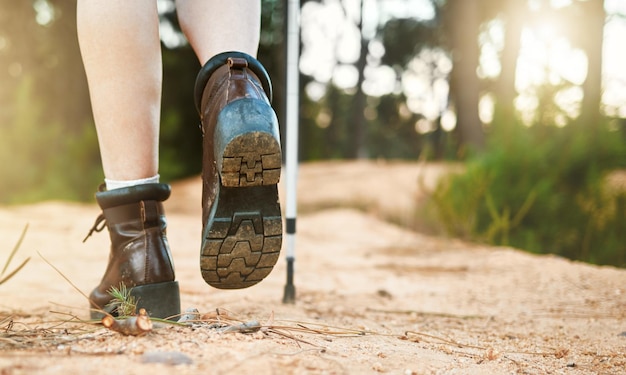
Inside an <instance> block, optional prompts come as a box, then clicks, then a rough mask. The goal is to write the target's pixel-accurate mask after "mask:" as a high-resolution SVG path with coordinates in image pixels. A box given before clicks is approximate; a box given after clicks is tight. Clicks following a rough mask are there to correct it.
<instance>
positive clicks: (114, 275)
mask: <svg viewBox="0 0 626 375" xmlns="http://www.w3.org/2000/svg"><path fill="white" fill-rule="evenodd" d="M169 193H170V189H169V186H168V185H165V184H147V185H140V186H137V187H131V188H123V189H116V190H112V191H105V192H99V193H97V194H96V200H97V201H98V204H99V205H100V207H101V208H102V210H103V213H102V215H101V217H100V220H99V221H100V222H102V220H104V222H105V223H106V228H107V229H108V232H109V236H110V238H111V251H110V255H109V262H108V265H107V269H106V271H105V273H104V276H103V277H102V281H101V282H100V285H98V286H97V287H96V288H95V289H94V290H93V291H92V293H91V296H90V298H91V301H92V302H93V303H94V304H96V305H97V306H95V307H98V308H103V307H104V306H105V305H106V304H107V303H108V302H109V301H110V300H111V296H110V295H109V293H108V292H107V291H108V290H109V289H110V288H111V287H112V286H113V287H116V288H118V287H119V285H120V283H123V284H124V285H125V286H126V287H127V288H132V287H135V286H139V285H145V284H154V283H161V282H167V281H173V280H174V278H175V275H174V266H173V261H172V256H171V252H170V248H169V244H168V242H167V238H166V235H165V234H166V228H167V223H166V220H165V216H164V210H163V204H162V201H164V200H165V199H167V197H169ZM98 225H99V222H98V221H97V222H96V225H95V226H94V229H95V230H99V229H100V230H101V229H102V227H100V228H99V229H98V228H97V226H98Z"/></svg>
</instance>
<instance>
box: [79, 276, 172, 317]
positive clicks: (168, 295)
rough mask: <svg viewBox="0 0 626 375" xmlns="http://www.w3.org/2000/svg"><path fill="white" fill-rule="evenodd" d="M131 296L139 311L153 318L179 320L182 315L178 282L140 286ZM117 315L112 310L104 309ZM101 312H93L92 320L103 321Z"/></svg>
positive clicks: (135, 288)
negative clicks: (143, 310) (142, 310)
mask: <svg viewBox="0 0 626 375" xmlns="http://www.w3.org/2000/svg"><path fill="white" fill-rule="evenodd" d="M130 295H131V296H133V297H135V300H136V301H137V310H139V309H142V308H143V309H145V310H146V311H147V312H148V315H149V316H150V317H151V318H161V319H170V320H178V318H179V315H180V292H179V288H178V282H177V281H168V282H164V283H156V284H146V285H139V286H136V287H134V288H132V289H131V291H130ZM103 309H104V310H105V311H106V312H107V313H109V314H113V315H116V314H115V312H114V311H113V309H112V308H110V307H108V306H105V307H104V308H103ZM103 317H104V314H103V313H102V312H100V311H95V310H92V311H91V319H102V318H103Z"/></svg>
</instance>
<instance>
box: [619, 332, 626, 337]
mask: <svg viewBox="0 0 626 375" xmlns="http://www.w3.org/2000/svg"><path fill="white" fill-rule="evenodd" d="M618 336H622V337H626V331H624V332H622V333H620V334H619V335H618Z"/></svg>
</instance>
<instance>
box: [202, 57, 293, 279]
mask: <svg viewBox="0 0 626 375" xmlns="http://www.w3.org/2000/svg"><path fill="white" fill-rule="evenodd" d="M271 97H272V89H271V83H270V79H269V76H268V74H267V71H266V70H265V68H264V67H263V66H262V65H261V63H260V62H258V61H257V60H256V59H255V58H253V57H251V56H249V55H247V54H244V53H240V52H226V53H222V54H219V55H216V56H214V57H213V58H211V59H210V60H209V61H208V62H207V63H206V64H205V65H204V66H203V67H202V69H201V70H200V73H199V74H198V77H197V79H196V85H195V102H196V108H197V109H198V112H199V114H200V118H201V121H202V133H203V166H202V179H203V186H202V223H203V230H202V247H201V255H200V269H201V271H202V277H203V278H204V280H205V281H206V282H207V283H208V284H209V285H212V286H214V287H216V288H221V289H240V288H246V287H249V286H252V285H254V284H256V283H258V282H259V281H261V280H263V279H264V278H265V277H266V276H267V275H268V274H269V273H270V272H271V270H272V268H273V267H274V265H275V264H276V261H277V260H278V257H279V254H280V248H281V243H282V219H281V212H280V204H279V201H278V189H277V184H278V181H279V179H280V169H281V163H282V157H281V146H280V135H279V129H278V120H277V119H276V114H275V113H274V110H273V109H272V107H271V105H270V99H271Z"/></svg>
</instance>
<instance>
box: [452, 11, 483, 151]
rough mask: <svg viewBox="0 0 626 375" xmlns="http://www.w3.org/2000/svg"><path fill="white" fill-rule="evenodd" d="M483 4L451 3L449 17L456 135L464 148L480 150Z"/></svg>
mask: <svg viewBox="0 0 626 375" xmlns="http://www.w3.org/2000/svg"><path fill="white" fill-rule="evenodd" d="M479 2H480V0H454V1H452V0H449V3H448V5H447V6H448V7H449V8H448V15H449V17H450V20H449V24H448V25H449V32H450V34H449V35H450V39H451V40H450V42H451V46H452V61H453V68H452V72H451V73H450V75H451V77H450V93H451V99H452V101H453V103H454V106H455V107H456V117H457V132H458V135H459V142H460V146H461V148H470V149H473V150H481V149H483V147H484V144H485V136H484V133H483V129H482V123H481V121H480V118H479V116H478V100H479V95H480V82H479V79H478V76H477V75H476V69H477V67H478V60H479V55H480V50H479V46H478V32H479V28H480V23H481V13H480V8H479Z"/></svg>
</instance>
